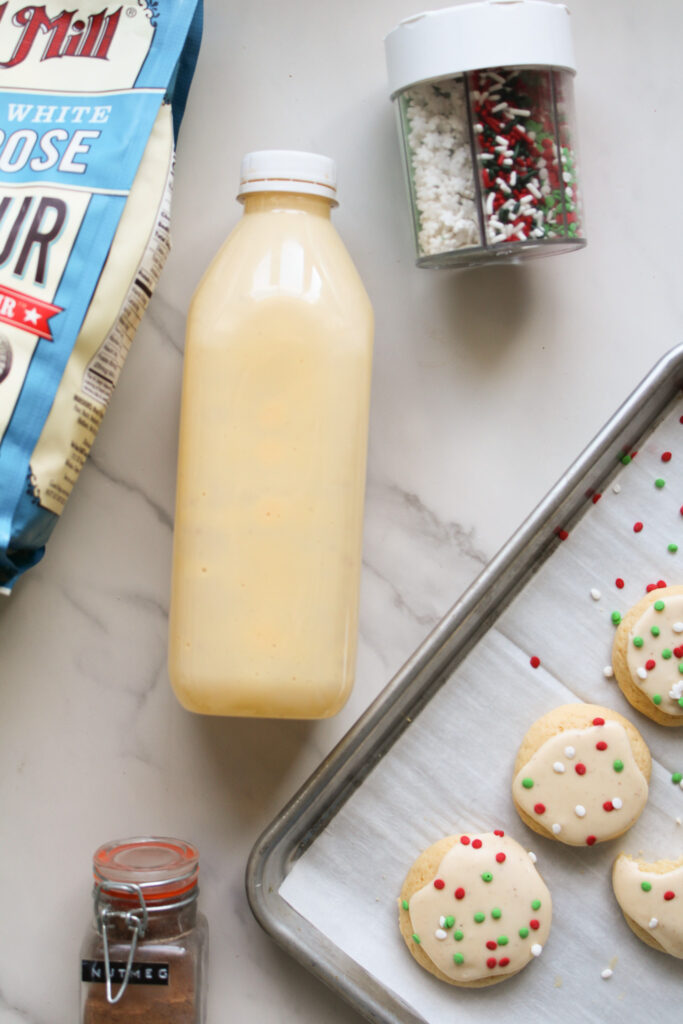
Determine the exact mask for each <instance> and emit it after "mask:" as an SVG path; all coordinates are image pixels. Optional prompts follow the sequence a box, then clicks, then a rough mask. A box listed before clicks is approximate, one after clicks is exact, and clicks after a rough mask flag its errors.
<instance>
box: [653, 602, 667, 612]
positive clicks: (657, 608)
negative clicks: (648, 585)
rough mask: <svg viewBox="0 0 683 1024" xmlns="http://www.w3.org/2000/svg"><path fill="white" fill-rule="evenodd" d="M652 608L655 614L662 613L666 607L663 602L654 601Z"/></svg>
mask: <svg viewBox="0 0 683 1024" xmlns="http://www.w3.org/2000/svg"><path fill="white" fill-rule="evenodd" d="M654 608H655V611H656V612H663V611H664V609H665V608H666V605H665V604H664V602H663V601H655V604H654Z"/></svg>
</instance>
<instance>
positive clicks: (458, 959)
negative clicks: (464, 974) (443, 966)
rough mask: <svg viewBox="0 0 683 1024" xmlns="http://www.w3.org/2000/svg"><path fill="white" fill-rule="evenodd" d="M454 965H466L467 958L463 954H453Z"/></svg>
mask: <svg viewBox="0 0 683 1024" xmlns="http://www.w3.org/2000/svg"><path fill="white" fill-rule="evenodd" d="M453 963H456V964H464V963H465V957H464V956H463V955H462V953H454V954H453Z"/></svg>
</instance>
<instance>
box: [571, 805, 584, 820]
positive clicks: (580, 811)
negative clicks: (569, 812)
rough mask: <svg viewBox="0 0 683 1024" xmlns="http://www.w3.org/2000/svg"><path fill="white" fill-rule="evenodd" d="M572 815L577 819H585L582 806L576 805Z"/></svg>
mask: <svg viewBox="0 0 683 1024" xmlns="http://www.w3.org/2000/svg"><path fill="white" fill-rule="evenodd" d="M574 814H575V815H576V817H577V818H585V817H586V808H585V807H584V806H583V804H577V805H576V807H575V808H574Z"/></svg>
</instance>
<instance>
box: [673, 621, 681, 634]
mask: <svg viewBox="0 0 683 1024" xmlns="http://www.w3.org/2000/svg"><path fill="white" fill-rule="evenodd" d="M671 628H672V629H673V631H674V633H683V622H674V624H673V626H672V627H671Z"/></svg>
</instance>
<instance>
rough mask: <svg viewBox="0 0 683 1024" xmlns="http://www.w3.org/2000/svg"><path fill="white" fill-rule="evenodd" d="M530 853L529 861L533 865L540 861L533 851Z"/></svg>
mask: <svg viewBox="0 0 683 1024" xmlns="http://www.w3.org/2000/svg"><path fill="white" fill-rule="evenodd" d="M528 852H529V860H530V861H531V863H532V864H535V863H536V861H537V860H538V857H537V856H536V854H535V853H534V851H533V850H529V851H528Z"/></svg>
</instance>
